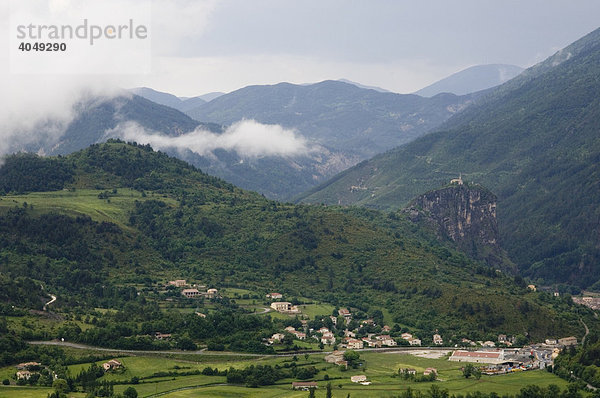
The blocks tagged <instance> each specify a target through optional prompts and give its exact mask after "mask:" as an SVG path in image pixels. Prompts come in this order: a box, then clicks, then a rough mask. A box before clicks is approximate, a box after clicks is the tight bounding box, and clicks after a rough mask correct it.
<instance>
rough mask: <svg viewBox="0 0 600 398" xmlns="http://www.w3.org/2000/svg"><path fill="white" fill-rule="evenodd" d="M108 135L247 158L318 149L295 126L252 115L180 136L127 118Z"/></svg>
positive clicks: (302, 152) (299, 154) (164, 146)
mask: <svg viewBox="0 0 600 398" xmlns="http://www.w3.org/2000/svg"><path fill="white" fill-rule="evenodd" d="M106 136H107V137H116V138H122V139H124V140H126V141H136V142H138V143H140V144H150V145H151V146H152V147H154V148H155V149H162V150H164V149H176V150H179V151H185V150H190V151H192V152H194V153H196V154H198V155H201V156H212V152H213V151H214V150H217V149H223V150H227V151H235V152H236V153H237V154H238V155H239V156H241V157H245V158H257V157H264V156H285V157H295V156H302V155H307V154H309V153H310V152H313V151H314V150H315V148H313V147H312V146H311V145H310V144H309V143H308V142H307V140H306V139H305V138H304V137H302V136H300V135H298V134H297V133H296V132H295V131H294V130H291V129H286V128H284V127H282V126H280V125H277V124H262V123H259V122H257V121H255V120H252V119H249V120H248V119H246V120H240V121H239V122H236V123H234V124H232V125H231V126H229V127H227V129H226V130H225V131H224V132H223V133H222V134H216V133H213V132H210V131H206V130H203V129H201V128H198V129H196V130H194V131H192V132H190V133H186V134H182V135H179V136H166V135H163V134H160V133H159V132H155V131H148V130H146V129H145V128H143V127H142V126H140V125H139V124H138V123H135V122H132V121H128V122H123V123H120V124H119V125H118V126H117V127H115V128H114V129H111V130H108V131H107V132H106Z"/></svg>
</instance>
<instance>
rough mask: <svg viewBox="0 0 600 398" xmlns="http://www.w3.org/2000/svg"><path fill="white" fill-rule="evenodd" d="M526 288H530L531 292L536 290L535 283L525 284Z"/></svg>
mask: <svg viewBox="0 0 600 398" xmlns="http://www.w3.org/2000/svg"><path fill="white" fill-rule="evenodd" d="M527 289H529V290H531V291H532V292H537V288H536V287H535V285H527Z"/></svg>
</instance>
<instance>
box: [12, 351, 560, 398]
mask: <svg viewBox="0 0 600 398" xmlns="http://www.w3.org/2000/svg"><path fill="white" fill-rule="evenodd" d="M88 354H89V353H88ZM360 355H361V358H360V362H361V366H360V367H359V368H358V369H349V370H342V369H341V368H339V367H337V366H334V365H331V364H328V363H326V362H325V361H324V360H323V357H324V355H323V354H310V355H309V356H308V358H305V356H304V355H298V360H297V361H296V366H316V367H317V369H319V373H318V374H317V375H316V377H315V378H314V380H315V381H317V382H318V385H319V389H318V391H317V392H316V396H317V397H321V396H322V397H324V396H325V387H326V384H327V383H328V382H330V383H331V384H332V387H333V396H334V397H336V396H337V397H346V396H347V395H348V394H350V396H351V397H367V398H369V397H394V396H397V395H398V394H400V393H401V392H402V391H405V390H406V389H408V388H409V387H410V388H411V389H413V390H421V391H426V390H428V389H429V388H430V387H431V385H432V382H422V383H419V382H414V381H406V380H403V379H401V378H399V377H394V376H393V375H394V374H395V373H396V372H397V370H398V369H399V368H407V367H410V368H414V369H416V370H417V372H419V373H421V372H422V371H423V370H425V369H426V368H428V367H434V368H436V369H438V379H439V380H438V381H436V382H433V383H435V384H436V385H438V386H439V387H441V388H444V389H447V390H448V391H449V392H450V394H463V395H464V394H466V393H468V392H475V391H481V392H496V393H498V394H500V395H503V394H509V395H514V394H516V393H518V392H519V390H520V389H521V388H523V387H525V386H527V385H530V384H535V385H538V386H547V385H549V384H556V385H558V386H559V387H561V389H564V388H565V386H566V384H567V383H566V382H565V381H564V380H562V379H560V378H558V377H557V376H555V375H553V374H550V373H548V372H546V371H529V372H521V373H515V374H510V375H499V376H483V377H482V378H481V379H480V380H475V379H465V378H464V377H463V376H462V373H461V370H460V368H461V366H462V365H461V364H457V363H454V362H449V361H448V360H447V359H446V357H442V358H439V359H431V358H423V357H417V356H414V355H409V354H402V353H386V352H361V354H360ZM114 358H116V359H118V360H119V361H121V362H122V363H123V364H124V366H125V370H124V371H123V372H120V373H119V372H117V373H108V374H106V375H105V376H103V377H102V378H101V379H100V380H107V381H112V382H116V383H118V384H116V385H115V387H114V388H115V392H116V393H121V392H123V391H124V390H125V389H126V388H127V387H129V386H130V385H132V384H130V380H131V378H133V377H137V378H139V382H138V384H135V385H133V387H134V388H135V389H136V390H137V391H138V393H139V396H140V397H152V396H155V395H156V394H159V395H160V396H163V397H169V398H175V397H290V398H292V397H306V396H308V394H307V393H306V392H302V391H293V390H292V389H291V382H292V381H296V380H292V379H283V380H279V381H278V382H277V384H276V385H272V386H265V387H260V388H248V387H244V386H234V385H227V384H226V378H225V376H205V375H187V376H186V375H164V374H163V375H157V373H158V372H177V373H185V372H191V371H196V370H202V369H204V368H205V367H207V366H210V367H211V368H218V369H220V370H223V369H228V368H230V367H233V368H237V369H242V368H245V367H247V366H250V365H267V364H268V365H272V366H275V365H279V366H285V365H286V364H290V363H291V362H292V358H290V357H272V356H271V357H269V356H265V357H257V358H247V357H246V358H244V357H237V356H227V355H215V356H210V355H207V356H204V355H193V354H185V355H181V356H178V355H169V356H160V355H144V356H118V355H116V356H115V357H114ZM103 362H104V361H98V362H96V363H98V364H102V363H103ZM89 366H90V363H86V364H78V365H71V366H69V372H70V374H71V375H72V376H75V375H76V374H77V373H78V372H80V371H81V370H82V369H85V368H87V367H89ZM14 372H15V369H14V368H8V367H7V368H0V377H2V378H7V377H10V376H11V375H12V374H14ZM358 374H365V375H366V376H367V377H368V379H369V381H371V382H372V384H371V385H369V386H363V385H359V384H355V383H352V382H351V381H350V377H351V376H353V375H358ZM326 379H328V380H326ZM49 391H50V389H48V388H32V387H29V388H28V387H15V386H11V387H0V397H1V398H4V397H6V398H13V397H26V398H27V397H31V398H37V397H40V398H44V397H46V395H47V394H48V392H49ZM70 396H73V397H80V396H83V394H81V393H79V394H70Z"/></svg>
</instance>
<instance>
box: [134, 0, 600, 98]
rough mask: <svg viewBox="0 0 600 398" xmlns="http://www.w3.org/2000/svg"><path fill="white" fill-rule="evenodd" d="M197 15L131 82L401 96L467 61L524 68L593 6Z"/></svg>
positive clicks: (405, 6) (311, 2) (268, 3)
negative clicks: (380, 91)
mask: <svg viewBox="0 0 600 398" xmlns="http://www.w3.org/2000/svg"><path fill="white" fill-rule="evenodd" d="M155 11H157V10H155ZM202 13H203V15H196V16H193V15H181V18H182V19H186V18H195V19H196V20H197V21H198V26H197V27H198V29H197V30H196V31H195V32H193V33H192V34H189V35H183V36H181V37H178V38H177V42H174V43H171V44H170V46H168V47H166V48H165V47H164V46H161V51H160V54H155V58H154V59H155V62H154V64H153V72H154V73H153V74H151V75H149V76H142V77H140V78H138V79H134V80H135V82H132V83H134V84H135V85H145V86H150V87H154V88H156V89H160V90H166V91H171V92H174V93H176V94H178V95H187V96H191V95H196V94H199V93H203V92H209V91H231V90H234V89H237V88H240V87H243V86H246V85H250V84H272V83H277V82H280V81H289V82H293V83H306V82H315V81H320V80H324V79H339V78H347V79H350V80H354V81H358V82H360V83H363V84H369V85H377V86H381V87H383V88H386V89H389V90H392V91H396V92H401V93H406V92H413V91H416V90H418V89H420V88H422V87H424V86H426V85H427V84H430V83H432V82H434V81H436V80H438V79H440V78H443V77H445V76H447V75H449V74H451V73H454V72H456V71H459V70H461V69H464V68H466V67H469V66H472V65H477V64H489V63H506V64H514V65H519V66H522V67H527V66H531V65H532V64H534V63H536V62H538V61H541V60H543V59H544V58H546V57H547V56H549V55H551V54H553V53H554V52H555V51H557V50H559V49H560V48H562V47H564V46H566V45H568V44H569V43H571V42H572V41H574V40H577V39H578V38H579V37H581V36H583V35H585V34H586V33H588V32H590V31H592V30H594V29H596V28H597V27H598V26H599V25H600V23H599V19H598V16H599V15H600V1H598V0H518V1H511V0H495V1H491V0H454V1H448V0H429V1H428V0H419V1H416V0H361V1H351V0H222V1H214V2H207V3H206V8H205V9H203V10H202ZM153 17H154V18H160V15H157V13H156V12H155V13H154V14H153ZM175 23H177V22H175ZM153 33H154V36H153V40H161V38H160V37H159V36H160V35H161V32H160V31H157V30H156V29H155V30H154V31H153Z"/></svg>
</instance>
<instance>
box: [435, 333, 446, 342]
mask: <svg viewBox="0 0 600 398" xmlns="http://www.w3.org/2000/svg"><path fill="white" fill-rule="evenodd" d="M433 344H435V345H442V344H444V340H443V339H442V336H440V335H439V334H437V333H436V334H434V335H433Z"/></svg>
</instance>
